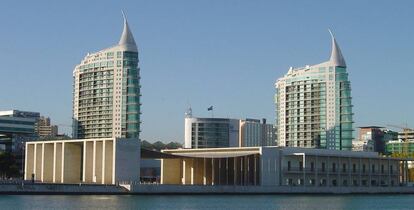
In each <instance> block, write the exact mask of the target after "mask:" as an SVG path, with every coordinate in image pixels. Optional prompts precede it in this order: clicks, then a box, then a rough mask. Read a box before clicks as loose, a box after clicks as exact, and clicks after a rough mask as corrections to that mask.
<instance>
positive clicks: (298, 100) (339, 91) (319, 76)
mask: <svg viewBox="0 0 414 210" xmlns="http://www.w3.org/2000/svg"><path fill="white" fill-rule="evenodd" d="M275 87H276V95H275V103H276V116H277V119H276V126H277V129H278V132H277V138H278V145H279V146H286V147H309V148H326V149H338V150H351V149H352V131H353V128H352V123H353V121H352V115H353V113H352V105H351V96H350V91H351V89H350V82H349V81H348V74H347V73H346V64H345V60H344V58H343V56H342V53H341V51H340V49H339V46H338V44H337V43H336V40H335V38H334V37H333V36H332V53H331V58H330V59H329V61H327V62H323V63H320V64H317V65H312V66H309V65H307V66H305V67H301V68H292V67H291V68H290V69H289V71H288V72H287V74H286V75H284V76H283V77H281V78H279V79H278V80H277V82H276V84H275Z"/></svg>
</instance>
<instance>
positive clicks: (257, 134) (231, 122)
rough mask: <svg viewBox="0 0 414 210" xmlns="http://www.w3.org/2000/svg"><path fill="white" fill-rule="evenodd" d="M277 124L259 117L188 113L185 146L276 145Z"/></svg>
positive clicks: (194, 147) (185, 123) (185, 124)
mask: <svg viewBox="0 0 414 210" xmlns="http://www.w3.org/2000/svg"><path fill="white" fill-rule="evenodd" d="M275 145H276V133H275V129H274V127H273V125H271V124H266V120H265V119H263V122H260V120H257V119H245V120H239V119H228V118H197V117H192V116H191V115H187V116H186V118H185V122H184V148H188V149H190V148H193V149H196V148H220V147H253V146H275Z"/></svg>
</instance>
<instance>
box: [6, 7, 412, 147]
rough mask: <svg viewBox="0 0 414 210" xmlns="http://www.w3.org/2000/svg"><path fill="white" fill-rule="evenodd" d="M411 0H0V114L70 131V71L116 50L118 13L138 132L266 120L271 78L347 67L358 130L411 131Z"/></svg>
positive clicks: (168, 133)
mask: <svg viewBox="0 0 414 210" xmlns="http://www.w3.org/2000/svg"><path fill="white" fill-rule="evenodd" d="M413 8H414V1H408V0H407V1H378V0H376V1H360V0H356V1H335V2H334V1H327V0H326V1H275V0H273V1H264V0H263V1H262V0H257V1H241V0H228V1H224V0H208V1H207V0H206V1H197V0H187V1H184V0H175V1H170V0H165V1H160V0H151V1H138V0H132V1H121V0H117V1H108V2H106V1H80V0H79V1H76V0H71V1H52V0H50V1H2V3H1V7H0V26H1V30H0V62H1V67H0V110H6V109H12V108H13V109H20V110H27V111H38V112H40V113H41V114H42V115H46V116H50V117H51V118H52V121H53V122H54V123H56V124H61V125H63V126H61V128H60V131H62V132H66V133H70V128H69V127H65V126H64V125H70V124H71V115H72V104H71V103H72V71H73V68H74V66H75V65H76V64H78V63H79V62H80V61H81V59H82V58H83V57H84V56H85V55H86V54H87V53H88V52H94V51H98V50H100V49H103V48H106V47H110V46H112V45H114V44H116V43H117V42H118V40H119V37H120V35H121V32H122V15H121V9H124V10H125V12H126V13H127V16H128V19H129V24H130V27H131V29H132V31H133V33H134V36H135V40H136V42H137V44H138V48H139V52H140V54H139V58H140V64H139V65H140V67H141V76H142V80H141V84H142V94H143V96H142V104H143V105H142V112H143V114H142V121H143V124H142V134H141V138H142V139H145V140H149V141H156V140H161V141H179V142H183V135H184V112H185V110H186V108H187V107H188V106H189V105H190V104H191V106H192V108H193V114H194V115H195V116H200V117H208V116H210V113H209V112H207V107H209V106H210V105H213V106H214V115H215V117H230V118H259V119H260V118H267V119H268V121H270V122H273V121H274V118H275V108H274V104H273V95H274V92H275V90H274V82H275V81H276V79H277V78H278V77H280V76H282V75H283V74H285V73H286V72H287V70H288V68H289V67H290V66H294V67H299V66H304V65H307V64H310V65H311V64H317V63H321V62H323V61H326V60H328V58H329V55H330V49H331V40H330V35H329V33H328V28H331V29H332V30H333V32H334V34H335V36H336V38H337V41H338V43H339V45H340V47H341V50H342V53H343V55H344V57H345V59H346V62H347V65H348V73H349V75H350V80H351V85H352V96H353V104H354V113H355V116H354V121H355V126H356V127H357V126H365V125H380V126H384V125H386V124H397V125H403V124H405V123H408V125H409V126H411V127H414V112H413V108H414V81H413V79H414V40H413V39H414V27H413V20H414V12H413Z"/></svg>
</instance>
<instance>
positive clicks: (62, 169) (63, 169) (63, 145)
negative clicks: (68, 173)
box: [60, 142, 65, 183]
mask: <svg viewBox="0 0 414 210" xmlns="http://www.w3.org/2000/svg"><path fill="white" fill-rule="evenodd" d="M60 173H61V176H60V177H61V183H63V182H64V178H65V177H64V175H65V142H62V168H61V171H60Z"/></svg>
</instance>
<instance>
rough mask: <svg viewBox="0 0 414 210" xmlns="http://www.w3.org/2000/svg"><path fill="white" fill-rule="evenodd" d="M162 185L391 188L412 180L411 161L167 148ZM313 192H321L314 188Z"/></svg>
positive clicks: (305, 151) (317, 152)
mask: <svg viewBox="0 0 414 210" xmlns="http://www.w3.org/2000/svg"><path fill="white" fill-rule="evenodd" d="M162 152H163V153H166V154H169V155H174V156H176V158H168V159H162V162H161V184H175V185H205V186H207V185H210V186H211V185H213V186H220V185H232V186H275V187H276V186H289V187H294V186H309V187H325V188H326V187H357V188H359V189H360V188H361V187H386V186H405V185H407V184H408V181H409V177H408V164H407V163H408V161H409V160H408V159H401V158H390V157H381V156H379V155H378V153H376V152H352V151H339V150H326V149H312V148H297V147H238V148H204V149H175V150H163V151H162ZM246 189H247V188H246ZM312 189H313V190H312V191H313V192H318V190H317V189H315V188H312Z"/></svg>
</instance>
